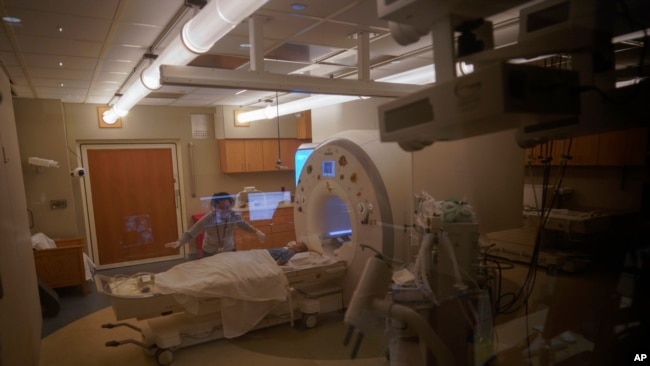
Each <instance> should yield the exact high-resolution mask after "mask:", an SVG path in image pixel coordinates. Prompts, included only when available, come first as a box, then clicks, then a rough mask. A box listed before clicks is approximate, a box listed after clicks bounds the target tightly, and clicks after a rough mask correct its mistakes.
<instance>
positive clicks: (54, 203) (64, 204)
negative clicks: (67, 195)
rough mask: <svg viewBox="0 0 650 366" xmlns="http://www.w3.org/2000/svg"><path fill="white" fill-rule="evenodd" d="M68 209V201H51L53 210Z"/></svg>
mask: <svg viewBox="0 0 650 366" xmlns="http://www.w3.org/2000/svg"><path fill="white" fill-rule="evenodd" d="M66 207H68V201H67V200H64V199H61V200H50V208H51V209H52V210H62V209H64V208H66Z"/></svg>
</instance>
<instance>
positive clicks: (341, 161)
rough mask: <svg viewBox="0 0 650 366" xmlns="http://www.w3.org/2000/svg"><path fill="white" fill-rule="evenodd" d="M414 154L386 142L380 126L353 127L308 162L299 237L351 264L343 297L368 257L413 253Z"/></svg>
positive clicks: (299, 202) (297, 214)
mask: <svg viewBox="0 0 650 366" xmlns="http://www.w3.org/2000/svg"><path fill="white" fill-rule="evenodd" d="M412 201H413V198H412V196H411V154H410V153H407V152H405V151H403V150H402V149H400V148H399V146H398V145H397V144H391V143H382V142H381V141H380V140H379V132H378V131H377V130H348V131H343V132H341V133H339V134H336V135H334V136H333V137H331V138H329V139H328V140H326V141H323V142H322V143H320V144H318V145H317V146H316V147H315V149H314V151H313V152H312V153H311V154H310V155H309V157H308V158H307V160H306V161H305V163H304V166H303V168H302V171H301V173H300V175H299V179H298V184H297V185H296V193H295V199H294V222H295V227H296V238H297V240H302V241H304V242H305V243H306V244H307V245H308V247H309V248H310V249H312V250H314V251H318V252H325V253H327V252H328V251H336V254H337V256H338V257H340V258H344V259H345V260H346V261H347V262H348V273H347V275H346V277H345V279H344V283H343V284H342V287H343V296H344V301H345V302H346V304H347V302H349V300H350V299H351V295H352V292H353V291H354V286H356V283H357V282H358V280H359V278H360V277H361V271H362V270H363V267H364V265H365V263H366V261H367V259H368V258H370V257H372V256H374V255H376V254H381V255H382V256H384V257H386V258H390V259H393V260H396V261H401V262H403V261H406V260H408V259H409V258H408V257H409V255H410V251H411V248H410V244H409V242H410V238H409V232H410V230H409V229H408V228H409V227H410V226H411V216H412V215H411V212H412V209H411V207H410V206H411V204H412Z"/></svg>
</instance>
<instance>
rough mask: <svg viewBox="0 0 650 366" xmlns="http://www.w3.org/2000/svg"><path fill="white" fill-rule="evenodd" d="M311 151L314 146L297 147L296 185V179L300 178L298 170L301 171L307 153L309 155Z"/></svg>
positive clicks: (307, 156)
mask: <svg viewBox="0 0 650 366" xmlns="http://www.w3.org/2000/svg"><path fill="white" fill-rule="evenodd" d="M313 151H314V148H307V149H298V151H296V156H295V162H296V186H297V185H298V180H299V179H300V172H302V167H303V166H305V162H307V158H309V155H311V153H312V152H313Z"/></svg>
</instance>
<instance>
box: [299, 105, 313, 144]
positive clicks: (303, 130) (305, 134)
mask: <svg viewBox="0 0 650 366" xmlns="http://www.w3.org/2000/svg"><path fill="white" fill-rule="evenodd" d="M296 136H297V137H298V138H299V139H311V110H307V111H302V112H300V117H298V120H297V121H296Z"/></svg>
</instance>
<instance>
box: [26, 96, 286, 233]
mask: <svg viewBox="0 0 650 366" xmlns="http://www.w3.org/2000/svg"><path fill="white" fill-rule="evenodd" d="M14 107H15V110H16V121H17V125H18V130H19V131H18V136H19V143H20V151H21V160H22V161H23V173H24V175H25V177H26V178H25V180H26V183H25V184H26V188H27V189H26V191H27V193H26V194H27V197H28V206H29V208H30V209H32V210H33V211H34V219H35V224H36V225H35V226H34V228H33V229H32V232H33V233H35V232H44V233H45V234H47V235H49V236H51V237H59V236H74V235H82V236H84V235H85V234H86V233H85V220H84V213H83V208H82V205H81V202H82V201H81V180H80V179H79V178H74V177H71V176H70V171H71V170H72V169H74V167H76V166H82V165H83V162H82V159H81V156H80V145H81V144H91V143H106V142H110V143H116V142H143V141H144V142H148V141H156V142H169V143H174V144H176V146H177V151H178V157H179V172H180V173H181V174H182V177H183V178H182V182H181V188H182V199H183V200H184V205H183V215H184V216H183V217H184V221H185V223H186V224H187V225H189V224H190V220H191V218H190V216H191V215H192V214H194V213H198V212H202V211H204V208H202V207H201V202H200V200H199V198H200V197H201V196H210V195H212V194H213V193H215V192H218V191H228V192H231V193H237V192H239V191H241V190H242V188H243V187H244V186H256V187H257V188H258V189H260V190H262V191H276V190H279V189H280V187H283V186H284V187H286V189H287V190H291V191H293V189H294V188H295V184H294V173H293V171H278V172H264V173H242V174H222V173H221V171H220V168H219V149H218V143H217V139H216V138H215V136H218V137H219V138H261V137H266V138H269V137H277V122H276V121H275V120H272V121H261V122H258V123H257V124H255V125H254V126H253V125H252V126H251V127H237V128H235V127H234V123H233V120H232V110H227V108H221V107H219V108H198V107H197V108H190V107H167V106H136V107H134V108H133V109H132V110H131V111H130V112H129V114H128V115H127V116H125V117H124V118H123V119H122V127H121V128H99V123H98V119H97V107H98V106H96V105H84V104H67V103H60V102H59V101H54V100H31V99H17V100H15V101H14ZM192 114H205V115H207V116H208V118H209V119H211V120H213V121H214V123H211V124H210V125H209V129H210V131H209V133H208V138H207V139H193V138H192V129H191V121H190V119H191V115H192ZM280 132H281V137H283V138H287V137H289V138H290V137H295V136H296V134H295V117H293V116H287V117H284V118H283V119H282V120H281V130H280ZM189 143H192V145H193V149H194V160H195V161H194V166H195V168H196V174H195V177H196V179H195V182H196V187H195V193H196V196H195V197H192V187H191V184H190V174H191V169H190V161H189V153H188V145H189ZM29 156H39V157H43V158H48V159H53V160H57V161H59V162H60V163H61V167H60V168H58V169H56V168H49V169H46V170H45V171H43V172H41V173H39V172H38V171H37V169H36V168H33V167H30V166H28V165H27V163H26V162H27V157H29ZM291 158H292V157H291ZM82 179H83V178H82ZM59 198H61V199H66V200H67V202H68V208H66V209H63V210H52V209H50V207H49V200H50V199H59Z"/></svg>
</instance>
